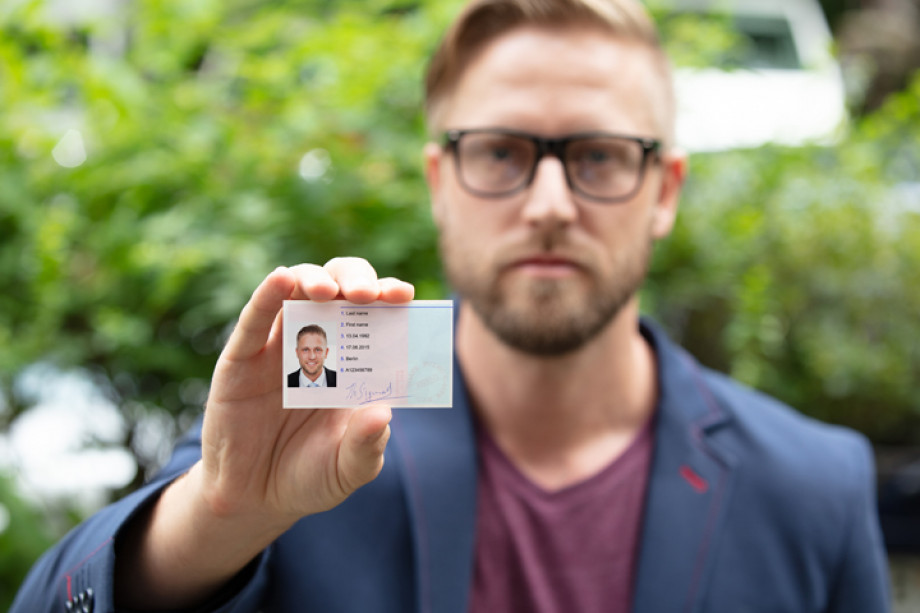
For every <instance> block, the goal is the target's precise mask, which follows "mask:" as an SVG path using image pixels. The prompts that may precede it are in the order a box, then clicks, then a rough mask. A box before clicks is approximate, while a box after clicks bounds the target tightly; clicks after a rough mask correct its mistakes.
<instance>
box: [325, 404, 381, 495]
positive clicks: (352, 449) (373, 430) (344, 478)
mask: <svg viewBox="0 0 920 613" xmlns="http://www.w3.org/2000/svg"><path fill="white" fill-rule="evenodd" d="M391 418H392V412H391V410H390V407H388V406H383V405H371V406H368V407H364V408H361V409H358V410H357V411H355V412H354V413H353V414H352V416H351V418H350V419H349V421H348V426H347V428H346V429H345V435H344V436H343V438H342V444H341V446H340V447H339V458H338V467H339V482H340V483H341V484H342V487H343V488H344V489H345V492H346V495H350V494H351V493H352V492H354V491H355V490H356V489H358V488H359V487H361V486H362V485H364V484H366V483H368V482H369V481H371V480H372V479H374V477H376V476H377V475H378V474H379V473H380V470H381V469H382V468H383V452H384V450H385V449H386V446H387V441H389V440H390V425H389V424H390V419H391Z"/></svg>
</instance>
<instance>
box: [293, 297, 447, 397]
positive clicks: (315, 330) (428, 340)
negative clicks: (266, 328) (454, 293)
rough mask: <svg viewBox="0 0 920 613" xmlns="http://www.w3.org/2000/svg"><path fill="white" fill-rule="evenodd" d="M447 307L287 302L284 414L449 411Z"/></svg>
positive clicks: (424, 303) (415, 303) (421, 302)
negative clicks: (369, 408)
mask: <svg viewBox="0 0 920 613" xmlns="http://www.w3.org/2000/svg"><path fill="white" fill-rule="evenodd" d="M453 312H454V306H453V302H452V301H450V300H413V301H411V302H408V303H406V304H400V305H394V304H388V303H386V302H373V303H371V304H360V305H359V304H353V303H351V302H345V301H342V300H332V301H330V302H321V303H320V302H310V301H307V300H286V301H285V302H284V313H283V317H284V320H283V326H282V329H283V335H284V359H283V364H284V373H283V375H282V376H283V377H284V404H283V406H284V408H286V409H304V408H345V407H359V406H362V405H365V404H370V403H372V402H382V403H384V404H388V405H389V406H391V407H394V408H397V407H450V406H451V403H452V398H453V372H454V370H453V351H454V350H453V322H454V317H453Z"/></svg>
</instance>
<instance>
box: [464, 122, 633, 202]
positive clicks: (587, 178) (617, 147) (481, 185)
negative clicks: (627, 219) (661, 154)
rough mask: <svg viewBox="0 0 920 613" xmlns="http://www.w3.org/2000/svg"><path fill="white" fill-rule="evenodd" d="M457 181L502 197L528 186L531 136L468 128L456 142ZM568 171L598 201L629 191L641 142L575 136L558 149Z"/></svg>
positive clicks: (533, 159)
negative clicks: (458, 178)
mask: <svg viewBox="0 0 920 613" xmlns="http://www.w3.org/2000/svg"><path fill="white" fill-rule="evenodd" d="M457 155H458V160H457V161H458V164H459V168H460V174H461V180H462V181H463V182H464V184H465V185H466V186H467V187H468V188H469V189H471V190H472V191H474V192H478V193H480V194H482V195H485V196H502V195H508V194H511V193H513V192H515V191H517V190H520V189H523V188H524V187H526V186H527V185H528V184H529V183H530V181H532V179H533V175H534V174H535V171H536V165H537V163H538V161H539V159H538V158H539V147H538V145H537V143H536V142H534V141H533V140H531V139H529V138H527V137H524V136H520V135H515V134H504V133H500V132H469V133H465V134H463V135H462V137H461V138H460V140H459V142H458V143H457ZM562 157H563V158H564V159H563V162H564V164H565V171H566V176H567V179H568V181H569V184H570V185H571V187H572V188H573V189H574V190H575V191H576V192H578V193H581V194H582V195H585V196H588V197H590V198H595V199H599V200H614V199H617V198H622V197H625V196H629V195H630V194H631V193H632V191H633V190H634V189H635V188H636V187H637V185H638V182H639V180H640V179H641V174H642V168H643V162H644V160H645V151H644V149H643V147H642V144H641V143H639V142H636V141H634V140H630V139H626V138H618V137H605V136H592V137H585V138H574V139H572V140H570V141H568V142H566V144H565V145H564V149H563V151H562Z"/></svg>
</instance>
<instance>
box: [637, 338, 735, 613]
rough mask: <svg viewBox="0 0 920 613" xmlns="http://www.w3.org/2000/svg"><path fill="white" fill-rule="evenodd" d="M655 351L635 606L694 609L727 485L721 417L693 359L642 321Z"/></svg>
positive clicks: (643, 612)
mask: <svg viewBox="0 0 920 613" xmlns="http://www.w3.org/2000/svg"><path fill="white" fill-rule="evenodd" d="M643 331H644V333H645V334H646V336H647V337H649V340H650V341H651V342H652V344H653V346H654V347H655V350H656V354H657V358H658V372H659V400H658V413H657V416H656V425H655V451H654V455H653V459H652V468H651V475H650V478H649V486H648V488H649V489H648V494H647V497H646V509H645V519H644V524H643V528H642V540H641V543H642V545H641V547H640V552H639V559H638V572H637V577H636V591H635V599H634V605H633V611H634V612H635V613H660V612H661V611H675V612H682V613H691V612H694V611H698V609H699V606H700V602H701V597H702V596H703V594H704V593H705V586H706V583H707V580H708V577H709V572H710V568H711V560H712V552H713V551H714V550H715V548H716V544H717V541H718V538H719V532H720V527H721V525H722V518H723V517H724V514H725V512H726V508H727V505H728V497H729V493H730V490H731V487H730V486H731V477H732V459H731V457H730V456H728V454H725V453H722V452H720V451H719V450H718V449H716V448H715V447H714V446H713V444H712V441H711V440H710V439H709V435H710V433H711V432H712V431H713V430H715V429H716V428H718V427H721V426H722V425H724V424H725V422H726V421H727V419H728V416H727V415H726V414H725V413H724V411H723V409H722V408H721V407H720V406H719V405H717V404H716V402H715V400H714V399H713V398H712V396H711V395H710V393H709V390H708V388H707V386H706V383H705V382H704V380H703V377H702V372H701V371H700V369H699V367H698V366H697V365H696V363H695V362H694V361H693V360H692V358H690V357H689V356H688V355H687V354H686V353H685V352H684V351H683V350H682V349H679V348H678V347H676V346H675V345H673V344H672V343H671V342H670V341H669V340H668V339H667V338H666V337H665V336H664V335H663V334H662V333H660V332H658V331H657V330H655V329H654V328H651V327H650V326H649V325H648V324H647V323H645V322H643Z"/></svg>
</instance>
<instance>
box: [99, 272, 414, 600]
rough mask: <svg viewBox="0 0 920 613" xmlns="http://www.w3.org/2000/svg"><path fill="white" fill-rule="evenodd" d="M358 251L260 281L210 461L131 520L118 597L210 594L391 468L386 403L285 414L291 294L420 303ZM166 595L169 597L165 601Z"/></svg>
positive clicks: (209, 443)
mask: <svg viewBox="0 0 920 613" xmlns="http://www.w3.org/2000/svg"><path fill="white" fill-rule="evenodd" d="M413 294H414V288H413V287H412V286H411V285H410V284H408V283H405V282H403V281H399V280H397V279H392V278H385V279H378V278H377V274H376V271H375V270H374V269H373V268H372V267H371V265H370V264H369V263H368V262H367V261H365V260H362V259H358V258H336V259H334V260H331V261H329V262H328V263H327V264H326V265H325V266H322V267H320V266H316V265H312V264H303V265H300V266H296V267H294V268H290V269H288V268H278V269H276V270H275V271H274V272H272V273H271V274H270V275H268V277H266V278H265V280H264V281H263V282H262V283H261V285H259V287H258V288H257V289H256V290H255V292H254V293H253V295H252V298H251V299H250V300H249V302H248V304H246V306H245V308H244V309H243V311H242V313H241V314H240V319H239V322H238V324H237V326H236V328H235V329H234V331H233V333H232V334H231V336H230V339H229V340H228V342H227V345H226V347H225V348H224V350H223V352H222V353H221V356H220V358H219V360H218V362H217V366H216V368H215V370H214V377H213V379H212V382H211V391H210V394H209V397H208V402H207V407H206V409H205V417H204V426H203V430H202V460H201V461H200V462H199V463H198V464H196V465H195V466H194V467H192V469H191V470H190V471H189V473H188V474H186V475H185V476H184V477H183V478H181V479H179V480H178V481H177V482H175V483H173V484H172V485H171V486H170V487H169V488H167V490H166V491H165V492H164V494H163V495H162V497H161V499H160V500H159V502H158V503H157V505H156V506H155V507H154V509H153V511H152V513H151V514H150V516H149V517H148V518H146V519H145V520H144V521H137V522H135V524H136V525H134V526H132V534H131V535H130V538H126V539H125V545H124V547H123V548H125V549H129V550H132V549H133V551H128V552H127V555H133V556H137V560H136V564H134V565H127V564H123V565H120V568H127V567H131V570H130V571H119V576H118V577H117V579H116V589H117V594H118V595H119V596H120V598H119V603H120V604H121V605H123V606H127V605H130V604H132V603H136V602H138V601H141V602H143V604H145V605H147V606H150V605H151V604H152V603H151V601H150V599H151V598H155V599H157V600H156V606H161V607H176V606H187V605H190V604H194V603H195V602H197V601H200V600H201V599H203V598H204V597H206V596H208V595H209V594H210V593H211V592H213V591H214V590H215V589H217V588H218V587H220V585H221V584H222V583H223V582H225V581H226V580H228V579H229V578H231V577H232V576H233V575H234V574H235V573H236V572H237V571H239V570H240V569H242V568H243V567H244V566H245V565H246V563H247V562H249V560H251V559H252V558H253V557H254V556H255V555H257V554H258V553H259V552H260V551H261V550H262V549H264V548H265V547H266V546H267V545H268V544H269V543H271V541H273V540H274V539H275V538H277V537H278V536H280V534H281V533H283V532H284V531H285V530H287V529H288V528H289V527H290V526H291V525H292V524H293V523H294V522H295V521H297V520H298V519H300V518H301V517H304V516H306V515H310V514H312V513H317V512H320V511H324V510H327V509H330V508H332V507H334V506H336V505H337V504H339V503H340V502H342V501H343V500H344V499H345V498H346V497H347V496H348V495H349V494H351V493H352V492H354V491H355V490H356V489H357V488H359V487H360V486H362V485H364V484H365V483H367V482H368V481H370V480H371V479H373V478H374V477H375V476H377V474H378V473H379V472H380V469H381V467H382V466H383V452H384V449H385V447H386V443H387V440H388V439H389V425H388V424H389V420H390V409H389V407H387V406H382V405H371V406H368V407H365V408H362V409H359V410H353V409H312V410H311V409H293V410H292V409H282V408H281V403H282V393H283V390H282V380H283V377H282V345H283V340H284V339H282V338H281V328H282V326H281V308H282V304H283V301H284V300H291V299H293V300H315V301H318V302H325V301H328V300H332V299H334V298H343V299H346V300H350V301H352V302H355V303H361V304H363V303H368V302H373V301H375V300H383V301H386V302H392V303H401V302H407V301H409V300H411V299H412V296H413ZM163 594H168V595H169V596H168V600H165V601H164V600H161V599H162V598H163Z"/></svg>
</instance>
